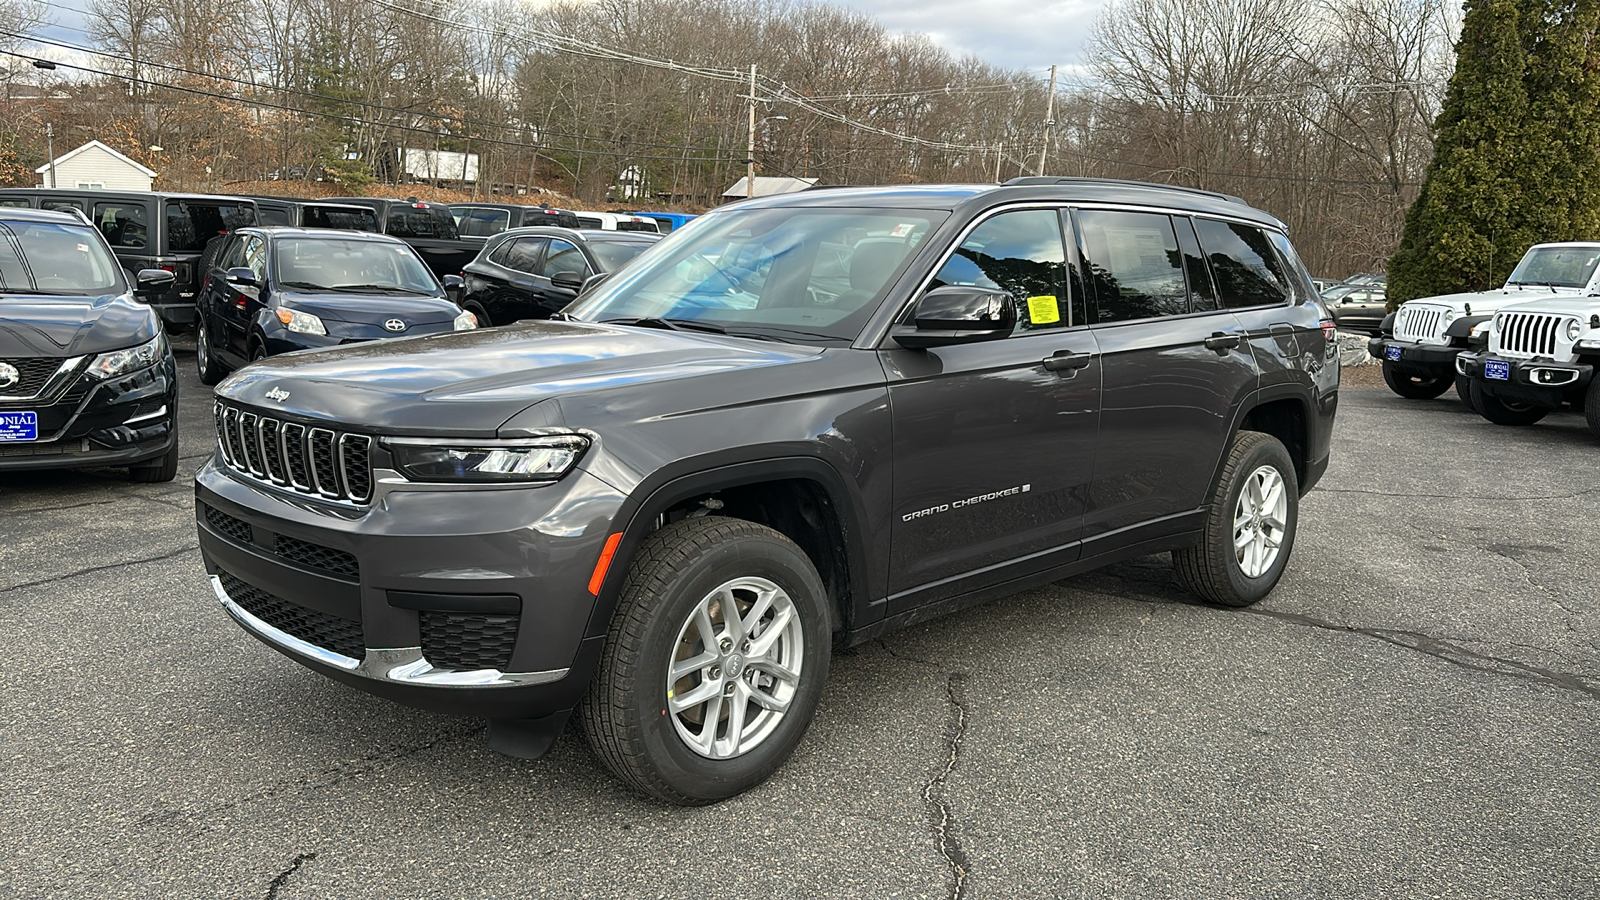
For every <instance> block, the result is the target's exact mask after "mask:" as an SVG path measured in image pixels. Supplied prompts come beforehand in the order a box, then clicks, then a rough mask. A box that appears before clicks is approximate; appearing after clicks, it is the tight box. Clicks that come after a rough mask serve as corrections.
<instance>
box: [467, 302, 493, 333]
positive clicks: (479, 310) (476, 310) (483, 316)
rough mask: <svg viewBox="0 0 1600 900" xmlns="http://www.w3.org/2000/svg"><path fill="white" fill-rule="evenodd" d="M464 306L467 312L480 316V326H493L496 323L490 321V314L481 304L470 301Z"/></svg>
mask: <svg viewBox="0 0 1600 900" xmlns="http://www.w3.org/2000/svg"><path fill="white" fill-rule="evenodd" d="M463 308H464V309H465V310H466V311H467V312H469V313H472V314H473V315H474V316H477V317H478V327H479V328H493V327H494V323H493V322H490V321H489V314H488V313H486V312H484V311H483V307H481V306H479V305H478V304H476V303H468V304H467V305H466V306H465V307H463Z"/></svg>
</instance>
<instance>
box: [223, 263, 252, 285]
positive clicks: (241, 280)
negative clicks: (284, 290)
mask: <svg viewBox="0 0 1600 900" xmlns="http://www.w3.org/2000/svg"><path fill="white" fill-rule="evenodd" d="M223 278H225V279H226V280H227V282H228V283H229V284H231V285H233V286H234V287H260V286H261V283H260V282H258V281H256V273H254V272H252V271H250V270H249V269H246V268H245V267H243V266H240V267H238V268H234V269H229V270H228V271H227V273H226V274H224V275H223Z"/></svg>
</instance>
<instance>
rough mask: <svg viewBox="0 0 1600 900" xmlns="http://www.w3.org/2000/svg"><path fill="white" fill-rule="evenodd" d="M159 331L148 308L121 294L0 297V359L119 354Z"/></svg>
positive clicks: (154, 317) (10, 295)
mask: <svg viewBox="0 0 1600 900" xmlns="http://www.w3.org/2000/svg"><path fill="white" fill-rule="evenodd" d="M159 330H160V325H159V323H158V320H157V319H156V316H155V314H154V313H153V312H151V310H150V307H148V306H145V305H144V304H142V303H139V302H137V301H135V300H133V299H132V298H131V297H128V296H126V295H122V294H105V295H102V296H99V297H53V296H39V295H16V294H7V295H5V296H4V297H0V357H7V356H12V357H14V356H55V357H65V356H79V355H81V354H87V353H103V352H105V351H107V350H121V349H122V348H124V347H132V346H133V345H135V344H140V343H143V342H145V341H148V340H150V339H151V338H153V337H155V336H156V332H157V331H159Z"/></svg>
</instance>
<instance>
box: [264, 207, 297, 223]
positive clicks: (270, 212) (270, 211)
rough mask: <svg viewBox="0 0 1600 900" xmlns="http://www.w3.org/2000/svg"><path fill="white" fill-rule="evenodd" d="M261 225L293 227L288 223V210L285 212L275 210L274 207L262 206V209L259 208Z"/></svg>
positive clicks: (284, 210) (283, 210)
mask: <svg viewBox="0 0 1600 900" xmlns="http://www.w3.org/2000/svg"><path fill="white" fill-rule="evenodd" d="M261 224H263V225H293V224H294V223H293V222H291V221H289V211H288V210H286V209H276V208H274V207H268V206H263V207H261Z"/></svg>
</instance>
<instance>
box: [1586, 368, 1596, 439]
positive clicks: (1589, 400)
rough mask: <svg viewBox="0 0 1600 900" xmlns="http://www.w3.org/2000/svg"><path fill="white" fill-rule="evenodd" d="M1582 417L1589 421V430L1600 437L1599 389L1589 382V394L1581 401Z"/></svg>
mask: <svg viewBox="0 0 1600 900" xmlns="http://www.w3.org/2000/svg"><path fill="white" fill-rule="evenodd" d="M1583 417H1584V418H1585V419H1587V420H1588V421H1589V430H1590V431H1591V432H1593V433H1594V434H1595V436H1596V437H1600V387H1595V382H1593V381H1591V382H1589V394H1588V396H1587V397H1586V398H1584V401H1583Z"/></svg>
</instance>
